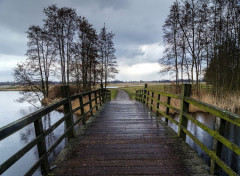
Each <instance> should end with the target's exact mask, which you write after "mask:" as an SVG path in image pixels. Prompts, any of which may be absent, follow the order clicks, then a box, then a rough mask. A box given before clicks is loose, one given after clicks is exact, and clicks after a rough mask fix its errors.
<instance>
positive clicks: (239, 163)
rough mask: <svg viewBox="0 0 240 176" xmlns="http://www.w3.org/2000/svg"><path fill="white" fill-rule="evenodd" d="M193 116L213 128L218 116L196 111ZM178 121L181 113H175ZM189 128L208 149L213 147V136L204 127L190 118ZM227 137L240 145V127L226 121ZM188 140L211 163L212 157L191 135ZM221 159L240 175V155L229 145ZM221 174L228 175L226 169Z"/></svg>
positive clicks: (172, 125) (174, 128)
mask: <svg viewBox="0 0 240 176" xmlns="http://www.w3.org/2000/svg"><path fill="white" fill-rule="evenodd" d="M192 116H193V117H194V118H195V119H197V120H198V121H200V122H202V123H203V124H205V125H206V126H208V127H209V128H211V129H214V128H215V120H216V117H215V116H213V115H211V114H209V113H194V114H192ZM173 118H174V119H175V120H176V121H178V118H179V115H174V117H173ZM163 120H165V118H163ZM168 125H169V126H170V127H171V128H172V129H173V130H174V131H175V132H177V129H178V127H177V126H176V125H175V124H173V123H171V122H169V123H168ZM188 130H189V131H190V132H191V133H192V134H193V135H194V136H196V137H197V138H198V139H199V140H200V141H201V142H202V143H203V144H204V145H205V146H206V147H207V148H208V149H212V145H213V137H212V136H211V135H209V134H208V133H207V132H205V131H204V130H203V129H202V128H200V127H198V126H196V125H195V124H193V123H192V122H191V121H190V120H189V121H188ZM224 137H225V138H227V139H228V140H229V141H231V142H232V143H234V144H236V145H238V146H240V127H238V126H236V125H233V124H230V123H226V127H225V135H224ZM186 142H187V143H188V144H189V145H190V146H191V148H193V149H194V150H195V151H196V152H197V153H198V155H199V156H200V157H201V158H202V159H203V160H204V161H205V162H206V163H207V164H208V165H210V157H209V156H208V155H207V154H206V153H205V152H204V151H203V150H202V149H201V148H200V147H199V146H198V145H197V144H196V143H194V141H193V140H192V139H191V138H190V137H188V136H187V137H186ZM221 159H222V160H223V161H224V162H225V163H226V164H227V165H228V166H230V167H231V168H232V169H233V170H234V171H235V172H237V173H238V174H239V175H240V156H238V155H237V154H235V153H234V152H232V151H231V150H229V149H228V148H227V147H225V146H223V150H222V155H221ZM219 175H223V176H225V175H227V174H226V173H224V171H220V174H219Z"/></svg>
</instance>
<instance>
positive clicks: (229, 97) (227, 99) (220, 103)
mask: <svg viewBox="0 0 240 176" xmlns="http://www.w3.org/2000/svg"><path fill="white" fill-rule="evenodd" d="M191 97H192V98H194V99H197V100H199V101H202V102H205V103H207V104H210V105H213V106H215V107H218V108H221V109H224V110H227V111H230V112H232V113H236V111H237V110H239V109H240V99H239V97H240V95H239V93H225V94H224V95H222V96H221V97H219V96H214V95H212V94H211V93H206V92H201V93H200V95H192V96H191ZM154 98H155V99H157V96H156V95H155V96H154ZM160 101H162V102H167V97H165V96H161V98H160ZM149 103H150V101H149ZM153 105H154V106H157V103H156V102H153ZM170 105H171V106H173V107H175V108H177V109H179V108H180V105H181V101H180V100H177V99H174V98H171V102H170ZM166 109H167V108H166V107H165V106H163V105H160V110H161V111H163V112H166ZM189 112H191V113H194V112H205V111H204V110H202V109H199V108H197V107H195V106H193V105H190V107H189ZM170 113H171V114H175V113H176V112H175V111H174V110H172V109H170Z"/></svg>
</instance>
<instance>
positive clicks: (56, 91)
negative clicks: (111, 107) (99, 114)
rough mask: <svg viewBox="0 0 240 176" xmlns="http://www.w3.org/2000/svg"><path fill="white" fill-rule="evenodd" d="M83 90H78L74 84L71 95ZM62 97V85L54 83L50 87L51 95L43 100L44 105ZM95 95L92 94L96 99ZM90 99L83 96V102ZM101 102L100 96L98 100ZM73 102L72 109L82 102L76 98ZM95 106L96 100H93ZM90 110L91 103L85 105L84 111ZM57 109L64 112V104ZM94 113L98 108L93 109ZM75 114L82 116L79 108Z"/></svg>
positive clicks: (71, 87)
mask: <svg viewBox="0 0 240 176" xmlns="http://www.w3.org/2000/svg"><path fill="white" fill-rule="evenodd" d="M81 92H82V91H81V90H80V91H79V90H78V89H77V88H76V87H74V86H70V96H72V95H76V94H79V93H81ZM61 98H62V96H61V86H60V85H54V86H51V87H50V89H49V97H48V98H45V99H43V100H42V103H43V104H44V105H50V104H52V103H54V102H56V101H58V100H60V99H61ZM94 98H95V97H94V95H92V99H94ZM88 101H89V98H88V96H84V97H83V103H86V102H88ZM97 101H98V102H99V98H98V100H97ZM71 104H72V109H76V108H77V107H79V106H80V102H79V99H75V100H73V101H72V102H71ZM94 106H95V101H93V102H92V107H94ZM89 110H90V106H89V105H86V106H85V107H84V112H85V113H86V112H88V111H89ZM57 111H60V112H63V106H60V107H59V108H58V109H57ZM93 113H96V108H94V110H93ZM74 114H75V115H78V116H80V115H81V110H78V111H76V112H75V113H74Z"/></svg>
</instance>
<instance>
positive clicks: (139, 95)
mask: <svg viewBox="0 0 240 176" xmlns="http://www.w3.org/2000/svg"><path fill="white" fill-rule="evenodd" d="M190 94H191V85H190V84H184V85H182V92H181V94H180V95H178V94H173V93H166V92H159V91H156V90H152V89H148V88H147V84H145V87H144V89H141V90H137V91H136V100H137V101H140V102H142V103H143V104H145V105H147V106H148V107H150V108H151V110H155V112H156V113H157V114H161V115H162V116H164V117H165V118H166V121H168V120H170V121H171V122H172V123H174V124H176V125H177V126H178V136H179V137H181V138H182V139H183V140H184V141H186V135H188V136H189V137H190V138H191V139H192V140H193V141H194V142H195V143H196V144H198V145H199V146H200V147H201V148H202V150H203V151H205V152H206V153H207V154H208V155H209V156H210V158H211V164H210V173H211V174H214V173H215V172H216V171H217V170H218V169H219V168H218V167H221V168H222V169H223V170H224V171H225V172H226V173H227V174H228V175H237V173H236V172H235V171H233V170H232V169H231V168H230V167H229V166H228V165H227V164H226V163H224V162H223V161H222V159H221V152H222V147H223V145H225V146H226V147H227V148H229V149H230V150H232V151H233V152H235V153H236V154H237V155H239V156H240V147H239V146H238V145H236V144H234V143H232V142H231V141H229V140H228V139H227V138H225V137H224V132H225V124H226V121H227V122H229V123H232V124H234V125H237V126H240V116H239V115H237V114H233V113H231V112H228V111H226V110H223V109H219V108H217V107H214V106H212V105H210V104H206V103H204V102H201V101H198V100H195V99H193V98H191V97H190ZM162 96H165V97H167V98H165V99H166V102H163V101H161V100H160V99H161V97H162ZM171 99H177V100H180V101H181V105H180V107H174V106H172V105H171V104H170V103H171ZM190 104H191V105H193V106H195V107H197V108H199V109H201V110H204V111H206V112H209V113H211V114H213V115H214V116H216V124H215V129H211V128H209V127H208V126H206V125H205V124H203V123H201V122H200V121H198V120H197V119H195V118H194V117H192V115H191V114H189V105H190ZM160 105H163V106H164V107H165V108H166V110H165V112H163V111H161V110H160ZM169 109H172V110H174V111H175V112H176V113H179V120H178V121H176V120H174V119H173V118H172V117H171V115H169ZM188 120H190V121H191V122H192V123H194V124H195V125H197V126H198V127H200V128H202V129H203V130H204V131H206V132H207V133H208V134H209V135H211V136H212V137H213V147H212V149H209V148H208V147H206V146H205V145H204V144H203V143H202V142H201V141H200V140H199V139H198V138H197V137H196V136H194V135H193V134H192V133H191V132H190V131H189V130H188V129H187V124H188Z"/></svg>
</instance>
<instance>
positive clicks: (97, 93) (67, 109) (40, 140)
mask: <svg viewBox="0 0 240 176" xmlns="http://www.w3.org/2000/svg"><path fill="white" fill-rule="evenodd" d="M61 89H62V90H61V91H62V97H63V99H61V100H60V101H58V102H56V103H54V104H51V105H49V106H47V107H45V108H42V109H40V110H38V111H36V112H34V113H32V114H30V115H27V116H25V117H23V118H21V119H19V120H16V121H15V122H12V123H10V124H9V125H6V126H4V127H2V128H0V142H1V141H2V140H3V139H5V138H7V137H8V136H10V135H12V134H13V133H15V132H17V131H19V130H21V129H22V128H24V127H25V126H27V125H29V124H31V123H33V124H34V129H35V134H36V138H35V139H33V140H32V141H31V142H30V143H28V144H27V145H26V146H24V147H23V148H22V149H21V150H19V151H18V152H16V153H15V154H14V155H12V156H11V157H10V158H9V159H7V160H6V161H5V162H4V163H2V164H1V165H0V175H1V174H2V173H4V172H5V171H6V170H7V169H8V168H10V167H11V166H12V165H13V164H14V163H15V162H16V161H18V160H19V159H20V158H21V157H23V156H24V155H25V154H26V153H27V152H28V151H29V150H31V149H32V148H33V147H34V146H36V145H37V149H38V155H39V160H38V161H37V162H36V163H35V164H34V165H33V166H32V167H31V168H30V169H29V170H28V171H27V173H25V175H32V174H33V173H34V172H35V171H36V170H37V169H38V168H39V167H40V168H41V173H42V175H46V174H47V173H48V172H49V163H48V156H49V155H50V154H51V153H52V152H53V150H54V149H55V148H56V147H57V146H58V144H60V143H61V141H62V140H63V139H64V138H67V139H68V140H69V139H71V138H73V137H74V135H75V130H74V126H76V125H77V124H79V122H80V121H82V123H83V124H84V123H85V121H86V117H87V116H89V115H93V110H94V109H96V111H97V110H98V108H99V106H101V105H102V104H103V103H105V102H106V101H108V100H110V99H111V92H110V90H107V89H103V88H102V89H98V90H94V91H90V92H86V93H82V94H78V95H74V96H70V95H69V86H62V87H61ZM85 97H88V101H87V102H86V103H83V99H84V98H85ZM93 97H94V98H93ZM76 99H79V104H80V106H79V107H77V108H75V109H72V103H71V102H72V101H73V100H76ZM93 102H94V104H95V105H94V106H93ZM60 106H64V116H63V117H62V118H61V119H60V120H58V121H57V122H56V123H55V124H53V125H52V126H51V127H49V128H48V129H46V130H44V129H43V124H42V117H43V116H45V115H47V114H49V113H50V112H52V111H53V110H56V109H57V108H59V107H60ZM85 106H89V111H88V112H84V107H85ZM78 110H80V111H81V117H80V118H78V120H76V121H75V122H74V121H73V113H74V112H76V111H78ZM62 123H65V131H64V133H63V135H61V136H60V137H59V139H58V140H57V141H56V142H55V143H54V144H53V145H52V146H50V147H49V149H48V150H47V148H46V142H45V137H46V136H47V135H49V134H50V133H51V132H52V131H53V130H54V129H56V128H57V127H58V126H59V125H61V124H62ZM9 145H10V144H9Z"/></svg>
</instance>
